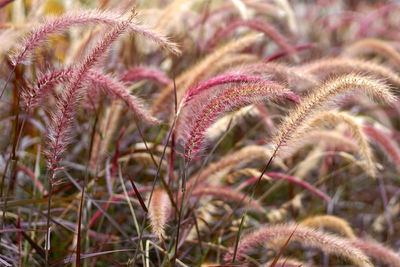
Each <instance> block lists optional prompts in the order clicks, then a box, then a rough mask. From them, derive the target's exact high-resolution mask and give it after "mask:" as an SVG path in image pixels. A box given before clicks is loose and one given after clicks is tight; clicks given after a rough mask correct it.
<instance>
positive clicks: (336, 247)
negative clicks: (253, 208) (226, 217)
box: [224, 224, 373, 267]
mask: <svg viewBox="0 0 400 267" xmlns="http://www.w3.org/2000/svg"><path fill="white" fill-rule="evenodd" d="M290 235H292V236H291V238H290V242H293V241H296V242H299V243H301V244H303V245H306V246H311V247H315V248H318V249H320V250H322V251H323V252H325V253H327V254H333V255H337V256H340V257H342V258H346V259H348V260H350V261H351V262H352V263H353V264H354V265H356V266H359V267H372V266H373V265H372V264H371V262H370V261H369V259H368V257H367V256H365V255H364V253H363V252H362V251H361V250H360V249H358V248H357V247H355V246H353V245H352V243H351V242H350V241H349V240H347V239H344V238H340V237H337V236H334V235H332V234H328V233H325V232H322V231H316V230H313V229H310V228H307V227H303V226H299V225H294V224H277V225H265V226H262V227H260V228H259V230H257V231H254V232H253V233H250V234H247V235H245V236H243V238H242V239H241V241H240V242H239V246H238V249H237V260H242V259H243V255H245V254H249V253H250V252H251V251H253V250H254V249H255V247H256V245H258V244H265V243H267V244H271V245H273V243H274V242H278V243H279V244H283V243H284V242H285V240H287V238H288V237H289V236H290ZM275 245H276V244H275ZM273 246H274V245H273ZM233 250H234V248H231V249H230V251H229V252H228V253H227V254H225V258H224V260H225V262H227V263H228V262H229V263H230V262H231V261H232V257H233Z"/></svg>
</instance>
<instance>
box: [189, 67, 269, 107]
mask: <svg viewBox="0 0 400 267" xmlns="http://www.w3.org/2000/svg"><path fill="white" fill-rule="evenodd" d="M263 81H265V80H264V79H262V78H260V77H257V76H251V75H246V74H235V73H232V74H223V75H220V76H217V77H214V78H211V79H209V80H207V81H205V82H203V83H200V84H198V85H196V86H194V87H191V88H189V89H188V90H187V91H186V94H185V96H184V97H183V99H182V103H183V104H184V105H186V104H187V103H188V102H189V101H190V100H192V99H193V97H195V96H196V95H198V94H200V93H202V92H204V91H206V90H208V89H210V88H212V87H215V86H218V85H224V84H228V83H234V84H237V83H244V84H246V83H259V82H263ZM185 102H186V103H185Z"/></svg>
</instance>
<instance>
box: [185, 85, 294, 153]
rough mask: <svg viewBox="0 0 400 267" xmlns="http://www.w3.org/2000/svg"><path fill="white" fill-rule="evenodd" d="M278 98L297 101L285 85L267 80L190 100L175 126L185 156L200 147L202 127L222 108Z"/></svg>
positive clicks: (216, 116)
mask: <svg viewBox="0 0 400 267" xmlns="http://www.w3.org/2000/svg"><path fill="white" fill-rule="evenodd" d="M278 98H286V99H289V100H291V101H294V102H298V101H299V98H298V97H297V96H296V95H295V94H293V93H292V92H291V91H290V90H289V89H286V88H284V87H283V86H281V85H279V84H276V83H273V82H269V81H263V82H260V83H255V84H243V85H242V84H239V85H237V86H233V87H229V88H228V89H226V90H221V92H219V93H217V94H216V95H215V96H213V97H212V98H209V97H208V96H206V97H205V98H203V99H202V100H199V99H197V100H196V101H193V102H194V104H192V105H191V106H190V107H186V109H183V111H182V116H181V117H180V119H181V120H182V121H181V122H180V123H179V125H178V128H177V134H178V138H180V139H182V140H183V143H184V149H185V153H186V156H187V157H188V158H191V157H192V156H194V155H195V154H196V153H197V152H199V151H200V150H201V148H202V146H203V140H204V137H205V133H206V130H207V129H208V128H209V127H210V125H211V124H212V123H213V122H214V121H215V120H216V119H218V117H220V116H221V115H222V114H224V113H225V112H227V111H231V110H234V109H237V108H240V107H243V106H246V105H249V104H254V103H260V102H262V101H266V100H272V99H278ZM196 106H197V108H196ZM189 114H190V116H189Z"/></svg>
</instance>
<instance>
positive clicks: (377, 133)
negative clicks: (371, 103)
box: [364, 125, 400, 171]
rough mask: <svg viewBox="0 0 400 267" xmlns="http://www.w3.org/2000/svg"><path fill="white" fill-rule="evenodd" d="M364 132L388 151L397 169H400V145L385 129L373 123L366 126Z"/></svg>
mask: <svg viewBox="0 0 400 267" xmlns="http://www.w3.org/2000/svg"><path fill="white" fill-rule="evenodd" d="M364 132H365V133H366V134H367V135H368V136H369V137H370V138H371V139H372V140H373V141H375V142H376V143H377V144H378V145H379V146H380V147H381V148H382V150H383V151H384V152H385V153H387V155H388V157H389V158H390V159H391V160H392V162H394V163H395V164H396V167H397V170H398V171H400V148H399V146H398V145H397V144H396V143H395V142H394V141H393V140H392V139H391V138H390V137H389V136H388V135H386V134H385V133H384V132H383V131H381V130H379V129H377V128H376V127H374V126H372V125H366V126H364Z"/></svg>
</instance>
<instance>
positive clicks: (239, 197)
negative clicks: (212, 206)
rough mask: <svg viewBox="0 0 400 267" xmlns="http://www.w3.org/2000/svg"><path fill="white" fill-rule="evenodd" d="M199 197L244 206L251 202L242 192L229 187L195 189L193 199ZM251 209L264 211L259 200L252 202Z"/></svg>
mask: <svg viewBox="0 0 400 267" xmlns="http://www.w3.org/2000/svg"><path fill="white" fill-rule="evenodd" d="M199 196H213V197H216V198H219V199H223V200H226V201H234V202H236V203H243V205H244V206H245V205H247V203H249V202H250V197H248V196H247V195H245V194H243V193H242V192H239V191H236V190H234V189H231V188H229V187H221V186H201V187H198V188H195V189H194V190H193V192H192V197H199ZM250 207H251V208H252V209H254V210H256V211H263V210H264V209H263V207H262V206H261V204H260V203H259V202H258V201H257V200H253V201H251V202H250Z"/></svg>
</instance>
